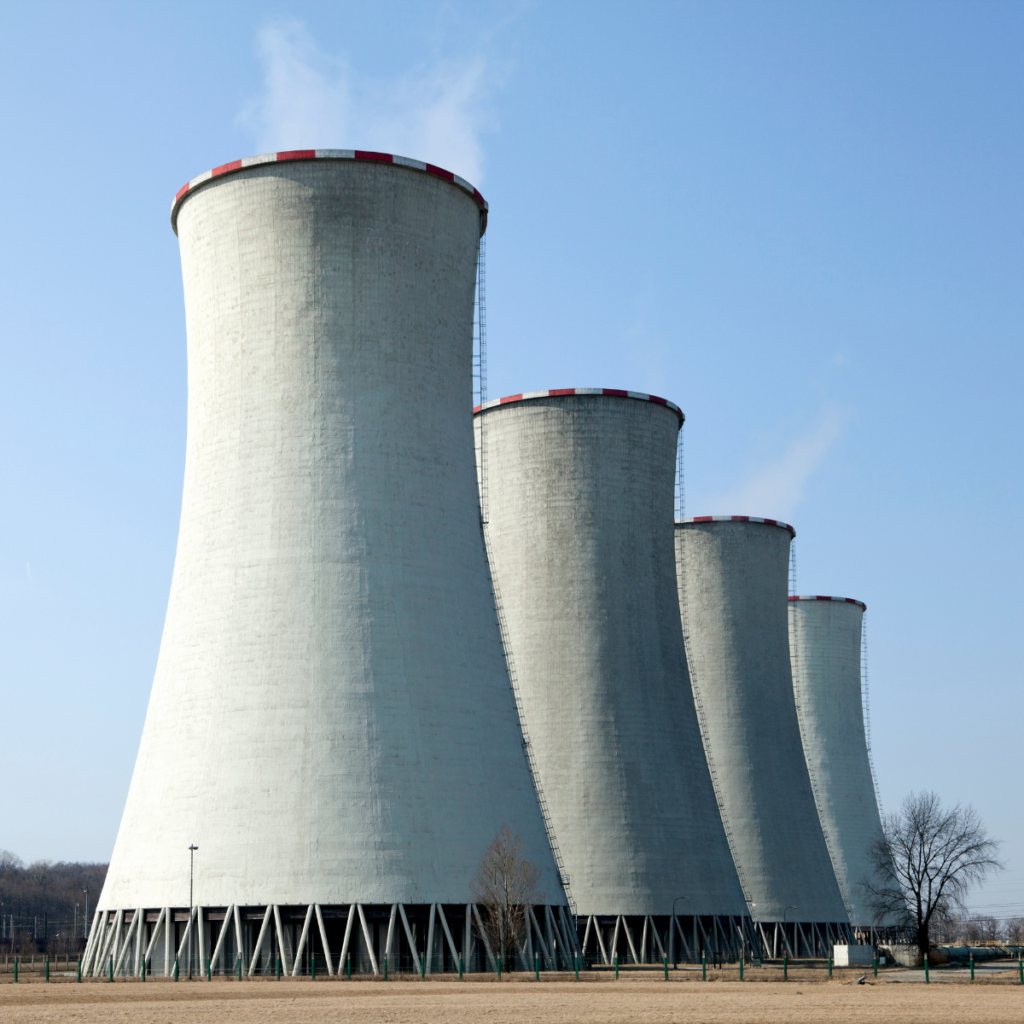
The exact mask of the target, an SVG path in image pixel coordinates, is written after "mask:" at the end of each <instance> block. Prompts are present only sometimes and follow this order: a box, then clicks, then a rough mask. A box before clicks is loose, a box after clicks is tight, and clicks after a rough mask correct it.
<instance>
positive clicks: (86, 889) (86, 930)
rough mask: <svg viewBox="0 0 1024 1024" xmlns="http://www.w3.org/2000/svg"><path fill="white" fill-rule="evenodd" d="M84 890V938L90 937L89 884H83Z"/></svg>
mask: <svg viewBox="0 0 1024 1024" xmlns="http://www.w3.org/2000/svg"><path fill="white" fill-rule="evenodd" d="M82 892H84V893H85V917H84V918H83V919H82V938H83V939H88V938H89V886H87V885H84V886H82Z"/></svg>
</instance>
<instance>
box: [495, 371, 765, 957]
mask: <svg viewBox="0 0 1024 1024" xmlns="http://www.w3.org/2000/svg"><path fill="white" fill-rule="evenodd" d="M681 420H682V414H681V413H680V412H679V410H678V409H677V408H676V407H675V406H673V405H671V404H670V403H667V402H665V401H664V400H662V399H658V398H652V397H650V396H648V395H643V394H639V393H634V392H627V391H609V390H601V389H579V388H577V389H572V388H570V389H563V390H559V391H538V392H532V393H527V394H523V395H515V396H512V397H511V398H503V399H501V400H499V401H495V402H490V403H487V404H485V405H484V406H483V407H482V409H481V410H480V411H479V412H478V415H477V433H478V439H479V450H480V456H481V458H480V468H481V487H482V492H483V494H484V495H485V496H486V497H485V515H486V519H487V545H488V553H489V555H490V559H491V570H492V573H493V576H494V581H495V592H496V594H497V595H498V598H499V604H500V606H501V608H502V609H503V616H504V624H505V628H506V639H507V644H508V648H509V651H510V661H511V663H512V665H513V666H514V672H515V677H516V679H517V685H518V691H519V694H520V698H521V708H522V716H523V722H524V727H525V730H526V733H527V736H528V740H529V743H530V745H531V747H532V750H533V753H534V757H535V760H536V770H537V776H538V779H539V780H540V786H541V789H542V793H543V797H544V799H545V801H546V804H547V809H548V813H549V815H550V821H551V826H552V828H553V831H554V834H555V837H556V839H557V844H558V848H559V850H560V853H561V856H562V858H563V859H564V865H565V869H566V871H567V874H568V880H569V889H570V892H571V895H572V898H573V900H574V901H575V903H576V905H577V909H578V912H579V915H580V916H579V919H578V920H579V926H580V938H581V940H582V941H583V943H584V948H585V951H586V952H588V953H589V954H591V955H596V956H598V957H599V958H600V959H602V960H605V961H608V960H609V959H610V958H612V957H614V956H615V955H616V953H617V954H618V955H619V958H620V961H621V962H622V963H629V962H632V961H644V960H650V959H652V958H653V959H655V960H657V961H658V962H659V963H660V962H661V957H662V956H663V955H670V956H675V954H676V952H677V951H678V952H679V953H681V954H682V955H681V957H680V958H686V957H687V956H690V957H693V958H695V959H699V957H700V951H701V949H705V950H707V951H709V952H711V951H721V950H724V949H736V947H737V946H738V945H739V942H740V940H741V937H742V935H743V929H744V923H743V922H744V918H745V917H746V907H745V904H744V900H743V893H742V891H741V889H740V886H739V882H738V879H737V877H736V872H735V869H734V867H733V865H732V862H731V858H730V856H729V848H728V844H727V842H726V837H725V833H724V830H723V827H722V822H721V817H720V815H719V811H718V806H717V804H716V801H715V795H714V791H713V788H712V785H711V778H710V775H709V773H708V769H707V764H706V763H705V760H704V752H703V748H702V745H701V737H700V730H699V728H698V725H697V716H696V712H695V709H694V704H693V697H692V695H691V693H690V687H689V682H688V679H687V674H686V657H685V652H684V649H683V636H682V630H681V628H680V623H679V609H678V604H677V600H676V590H675V574H674V572H673V569H672V565H673V563H672V515H673V484H674V475H675V461H676V440H677V435H678V432H679V427H680V423H681ZM674 912H675V913H674Z"/></svg>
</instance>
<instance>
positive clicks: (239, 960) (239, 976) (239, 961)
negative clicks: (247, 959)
mask: <svg viewBox="0 0 1024 1024" xmlns="http://www.w3.org/2000/svg"><path fill="white" fill-rule="evenodd" d="M238 980H239V981H241V980H242V954H241V953H239V954H238Z"/></svg>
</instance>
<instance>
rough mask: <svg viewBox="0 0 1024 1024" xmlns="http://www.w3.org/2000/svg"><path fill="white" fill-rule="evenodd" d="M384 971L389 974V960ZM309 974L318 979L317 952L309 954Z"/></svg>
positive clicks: (314, 979) (313, 978)
mask: <svg viewBox="0 0 1024 1024" xmlns="http://www.w3.org/2000/svg"><path fill="white" fill-rule="evenodd" d="M384 972H385V975H386V974H387V961H385V967H384ZM309 975H310V978H312V980H313V981H316V954H314V953H310V954H309Z"/></svg>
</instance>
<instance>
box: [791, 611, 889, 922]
mask: <svg viewBox="0 0 1024 1024" xmlns="http://www.w3.org/2000/svg"><path fill="white" fill-rule="evenodd" d="M863 617H864V610H863V607H862V606H861V605H860V604H858V603H852V602H848V601H844V600H841V599H833V600H822V599H819V598H815V597H809V598H802V599H799V600H790V601H789V627H790V657H791V662H792V666H793V686H794V691H795V694H796V702H797V712H798V715H799V720H800V731H801V735H802V738H803V746H804V755H805V757H806V759H807V766H808V768H809V770H810V774H811V778H812V780H813V782H814V796H815V801H816V803H817V806H818V815H819V817H820V820H821V824H822V826H823V829H824V831H825V835H826V839H827V841H828V845H829V851H830V853H831V855H832V863H833V865H834V867H835V869H836V874H837V875H838V876H839V882H840V885H841V886H842V889H843V892H844V894H845V896H846V901H847V904H848V906H849V908H850V917H851V921H852V923H853V924H855V925H859V926H864V927H870V926H872V925H876V924H884V923H886V922H884V921H876V918H875V911H874V909H873V908H872V907H871V905H870V901H869V893H868V892H866V891H865V889H864V884H865V882H867V883H868V884H871V883H872V882H874V883H875V884H876V885H879V884H882V880H880V879H877V878H876V877H875V876H876V869H875V865H874V861H873V859H872V853H871V848H872V846H873V844H874V843H876V842H877V841H878V840H879V839H880V838H881V835H882V823H881V820H880V818H879V814H878V801H877V799H876V797H875V786H874V780H873V779H872V776H871V765H870V763H869V761H868V749H867V740H866V737H865V731H864V712H863V702H862V695H861V663H860V655H861V625H862V620H863Z"/></svg>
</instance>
